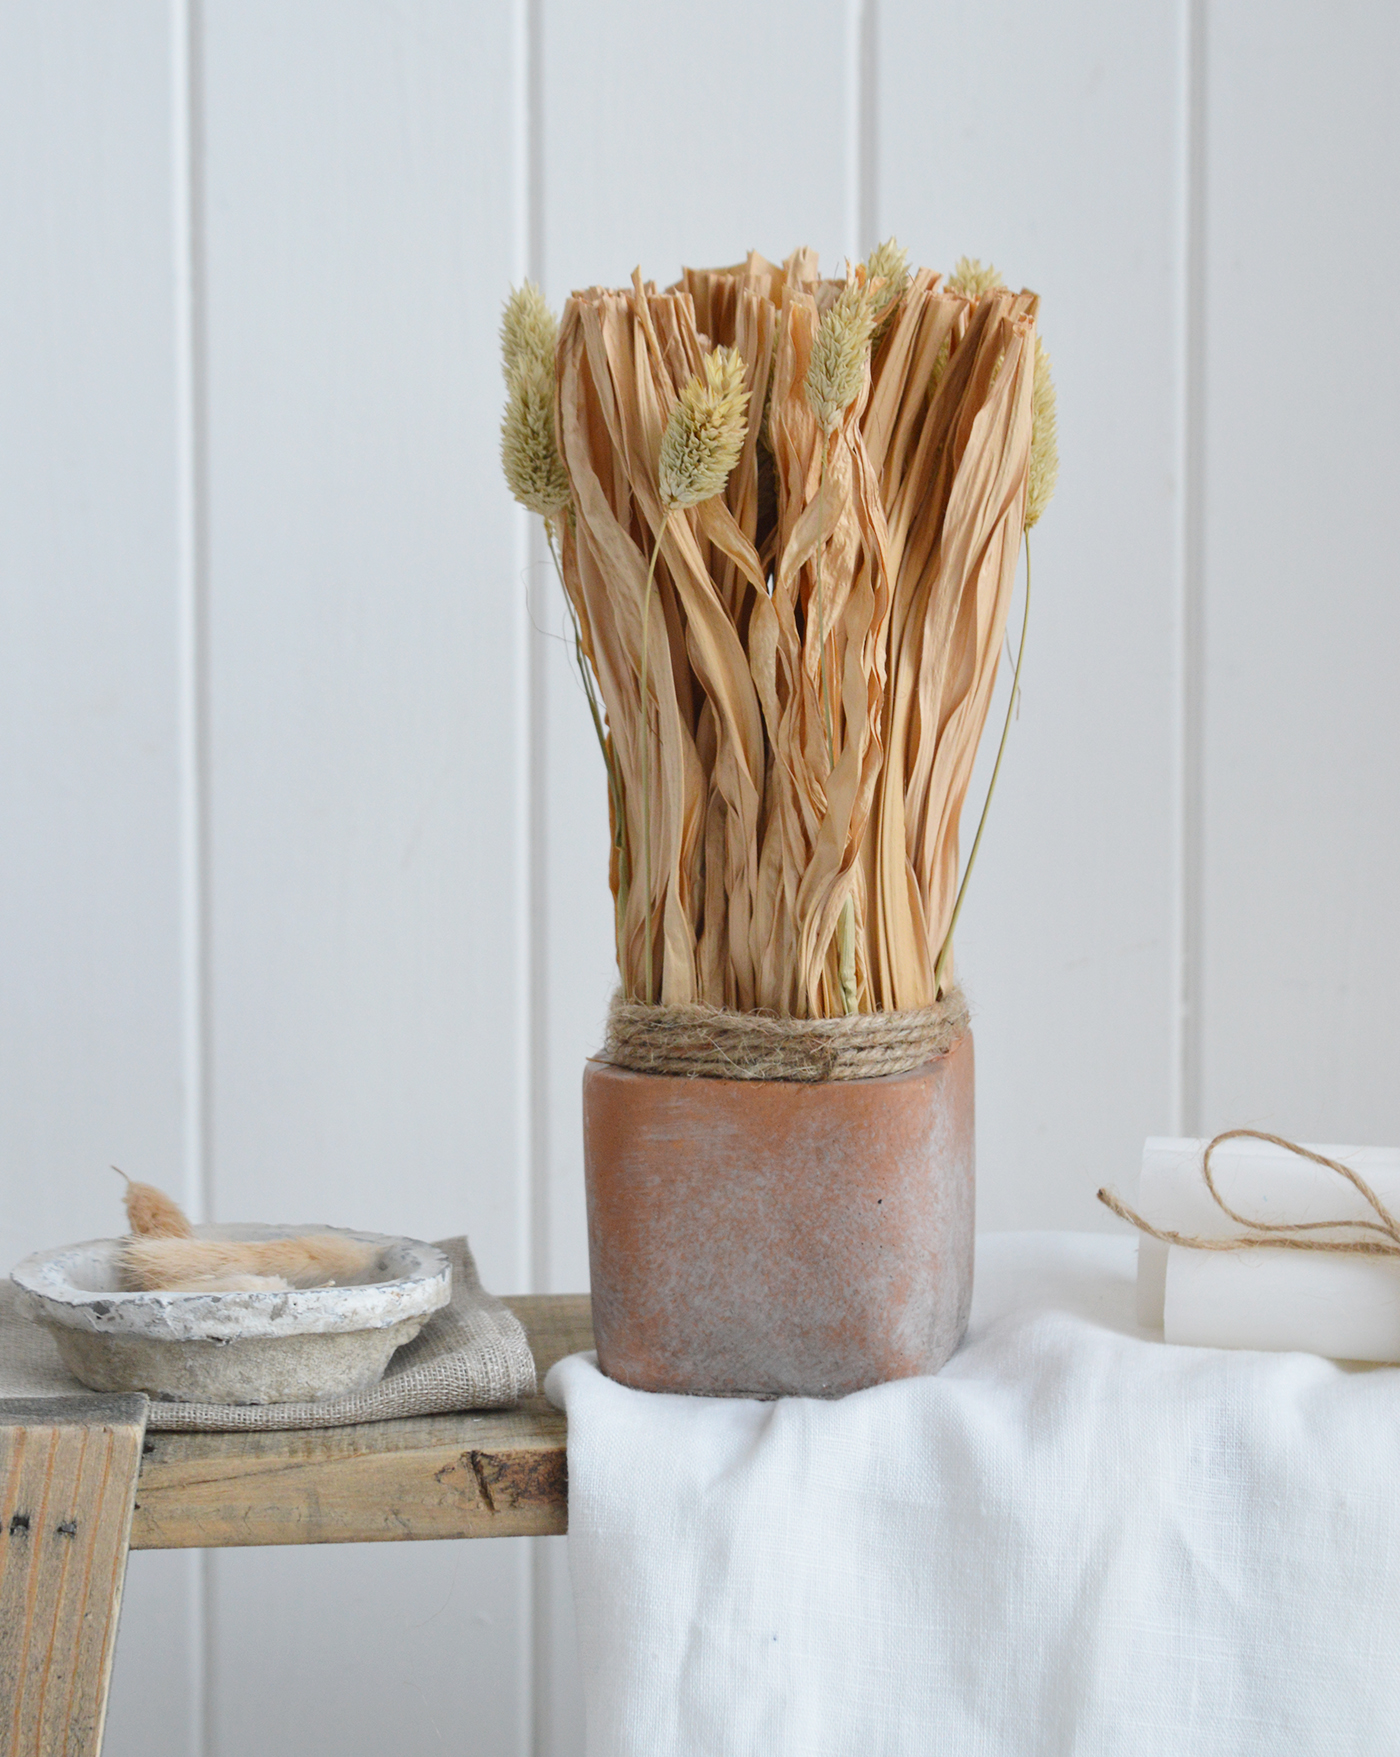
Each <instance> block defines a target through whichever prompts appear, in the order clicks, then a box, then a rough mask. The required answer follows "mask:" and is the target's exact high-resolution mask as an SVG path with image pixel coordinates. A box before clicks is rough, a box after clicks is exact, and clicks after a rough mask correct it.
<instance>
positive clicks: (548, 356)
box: [501, 281, 559, 384]
mask: <svg viewBox="0 0 1400 1757" xmlns="http://www.w3.org/2000/svg"><path fill="white" fill-rule="evenodd" d="M558 340H559V320H558V318H557V317H555V315H554V313H553V312H552V311H551V310H550V309H549V307H548V305H546V304H545V302H544V294H543V293H541V292H540V290H539V288H538V287H537V286H536V285H535V284H534V282H533V281H526V282H525V283H524V284H523V285H522V286H519V287H512V288H511V294H510V298H509V299H507V300H506V305H505V310H504V312H503V313H502V315H501V370H502V372H503V373H504V374H505V380H506V383H507V384H509V383H510V382H511V380H512V379H513V378H514V377H515V375H516V373H517V372H522V371H526V370H528V369H529V368H530V367H533V366H546V367H548V368H549V370H550V372H551V373H552V372H553V370H554V348H555V344H556V343H557V342H558Z"/></svg>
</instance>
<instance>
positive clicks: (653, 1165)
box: [583, 1034, 973, 1397]
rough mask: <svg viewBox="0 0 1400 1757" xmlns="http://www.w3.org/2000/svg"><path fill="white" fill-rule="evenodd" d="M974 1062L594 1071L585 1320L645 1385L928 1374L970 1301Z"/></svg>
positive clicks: (870, 1380) (748, 1385)
mask: <svg viewBox="0 0 1400 1757" xmlns="http://www.w3.org/2000/svg"><path fill="white" fill-rule="evenodd" d="M972 1068H973V1057H972V1038H971V1035H970V1034H969V1035H968V1036H966V1037H964V1038H963V1039H962V1041H961V1042H960V1043H959V1044H958V1045H957V1046H956V1047H955V1048H954V1049H953V1050H951V1051H950V1052H949V1053H948V1054H947V1055H945V1056H942V1057H940V1058H939V1059H938V1060H937V1061H933V1062H930V1063H928V1064H927V1066H925V1067H922V1068H917V1069H915V1070H914V1071H913V1072H912V1073H908V1074H893V1075H888V1076H886V1077H885V1078H882V1079H877V1080H833V1081H827V1082H823V1083H820V1084H810V1085H808V1084H797V1083H793V1082H790V1081H768V1080H706V1079H685V1078H680V1077H673V1076H671V1075H666V1074H636V1073H632V1072H630V1071H628V1070H627V1069H624V1068H618V1067H613V1066H611V1065H609V1064H606V1063H603V1062H590V1063H589V1064H588V1067H587V1069H586V1071H585V1073H584V1077H583V1133H584V1166H585V1174H586V1178H587V1186H588V1242H589V1255H590V1258H591V1261H592V1270H593V1333H594V1336H595V1339H596V1341H597V1347H598V1362H599V1365H600V1366H601V1367H602V1369H603V1371H604V1372H605V1373H607V1374H608V1375H609V1376H610V1377H611V1378H614V1379H619V1380H621V1381H622V1383H623V1384H626V1385H635V1386H638V1387H640V1388H641V1389H643V1390H646V1391H687V1392H695V1393H701V1394H704V1395H708V1396H717V1397H743V1396H760V1397H766V1396H783V1395H800V1396H809V1397H839V1396H841V1395H843V1394H844V1393H845V1392H847V1391H855V1390H858V1389H859V1388H860V1387H862V1386H864V1385H875V1384H879V1383H881V1382H882V1381H884V1380H886V1379H902V1378H909V1377H911V1376H912V1375H914V1374H916V1373H935V1372H937V1371H938V1369H939V1367H941V1366H942V1365H943V1363H944V1361H946V1360H947V1359H948V1356H949V1355H950V1354H952V1352H953V1350H954V1349H955V1348H956V1347H957V1346H958V1343H959V1342H960V1341H961V1340H962V1336H963V1332H964V1331H965V1330H966V1328H967V1314H968V1308H969V1305H970V1303H971V1299H972V1245H973V1079H972Z"/></svg>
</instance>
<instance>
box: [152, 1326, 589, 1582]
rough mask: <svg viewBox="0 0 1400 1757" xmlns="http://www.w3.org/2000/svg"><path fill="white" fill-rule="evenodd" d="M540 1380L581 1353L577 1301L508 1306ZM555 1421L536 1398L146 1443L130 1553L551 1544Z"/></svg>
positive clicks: (558, 1527)
mask: <svg viewBox="0 0 1400 1757" xmlns="http://www.w3.org/2000/svg"><path fill="white" fill-rule="evenodd" d="M509 1303H510V1305H511V1306H512V1307H513V1309H514V1310H515V1312H516V1314H517V1315H518V1316H519V1318H520V1320H521V1322H522V1323H523V1324H524V1325H525V1328H526V1332H527V1334H528V1335H529V1337H530V1344H531V1347H532V1349H533V1350H534V1354H535V1362H536V1366H537V1367H538V1369H539V1372H540V1377H541V1380H543V1377H544V1374H545V1373H546V1372H547V1371H548V1370H549V1368H550V1367H551V1366H552V1365H553V1363H554V1362H555V1361H556V1360H558V1359H559V1358H560V1357H561V1356H563V1355H565V1354H571V1353H573V1352H575V1351H576V1350H578V1349H582V1348H590V1347H591V1346H592V1341H593V1331H592V1319H591V1313H590V1309H589V1303H588V1298H587V1296H586V1295H583V1294H566V1295H549V1296H539V1297H533V1298H527V1297H521V1298H518V1299H512V1300H511V1301H510V1302H509ZM564 1435H565V1425H564V1417H563V1415H562V1414H561V1413H560V1412H559V1411H558V1410H556V1409H554V1408H553V1407H552V1406H551V1405H550V1404H549V1403H547V1402H546V1401H545V1399H544V1397H543V1396H537V1397H533V1398H530V1399H528V1400H527V1401H526V1402H524V1403H522V1404H521V1405H520V1406H519V1408H517V1409H513V1410H504V1411H499V1412H484V1413H481V1414H464V1415H440V1416H427V1417H417V1418H413V1419H410V1420H405V1421H389V1422H367V1423H364V1424H362V1425H359V1426H355V1427H346V1428H324V1429H301V1430H294V1431H290V1432H287V1433H261V1434H152V1435H151V1436H150V1437H149V1438H148V1439H147V1441H146V1455H145V1459H144V1461H143V1465H142V1470H141V1481H140V1488H139V1492H138V1495H137V1505H136V1511H135V1515H134V1519H133V1523H132V1535H131V1543H132V1547H133V1549H186V1548H191V1547H218V1548H225V1547H234V1546H239V1547H241V1546H244V1545H249V1544H299V1543H376V1542H394V1541H401V1540H404V1539H410V1538H446V1537H454V1538H455V1537H522V1536H544V1535H548V1534H551V1533H556V1532H562V1531H563V1530H564V1529H565V1526H566V1523H567V1514H568V1477H567V1471H566V1467H565V1456H564Z"/></svg>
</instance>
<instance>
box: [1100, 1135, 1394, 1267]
mask: <svg viewBox="0 0 1400 1757" xmlns="http://www.w3.org/2000/svg"><path fill="white" fill-rule="evenodd" d="M1244 1140H1247V1141H1268V1142H1270V1143H1271V1144H1272V1145H1273V1146H1275V1147H1283V1148H1285V1149H1286V1150H1287V1151H1288V1152H1289V1153H1296V1154H1297V1155H1298V1157H1299V1158H1300V1159H1310V1160H1312V1162H1313V1164H1314V1165H1324V1166H1326V1167H1327V1169H1328V1170H1329V1171H1335V1172H1336V1173H1337V1175H1338V1177H1344V1178H1345V1179H1346V1180H1347V1182H1348V1183H1350V1184H1352V1185H1354V1186H1355V1188H1356V1189H1357V1190H1358V1191H1359V1192H1360V1193H1361V1195H1362V1196H1363V1197H1364V1198H1365V1200H1366V1202H1367V1203H1368V1204H1369V1206H1370V1208H1371V1211H1372V1212H1373V1213H1374V1214H1375V1215H1376V1219H1374V1220H1295V1221H1282V1220H1254V1219H1251V1218H1250V1217H1249V1215H1247V1214H1240V1213H1237V1212H1236V1211H1235V1209H1233V1208H1232V1207H1231V1206H1230V1204H1229V1203H1228V1202H1227V1201H1226V1200H1225V1198H1224V1197H1223V1196H1222V1195H1221V1194H1220V1191H1219V1190H1218V1189H1217V1188H1216V1187H1215V1179H1214V1177H1213V1176H1212V1175H1211V1169H1210V1156H1211V1154H1212V1153H1214V1151H1215V1149H1216V1148H1217V1147H1218V1146H1220V1144H1221V1143H1222V1142H1223V1141H1244ZM1201 1176H1202V1177H1203V1178H1204V1179H1205V1182H1206V1188H1207V1189H1208V1190H1209V1191H1210V1193H1211V1197H1212V1199H1213V1201H1214V1202H1215V1205H1216V1207H1217V1208H1219V1209H1220V1210H1221V1212H1222V1213H1223V1214H1226V1215H1228V1216H1229V1218H1230V1219H1231V1220H1233V1221H1234V1222H1235V1223H1236V1224H1237V1225H1239V1226H1245V1227H1248V1228H1250V1231H1249V1232H1247V1233H1244V1234H1242V1235H1241V1236H1239V1237H1237V1238H1191V1237H1188V1235H1187V1234H1186V1233H1183V1232H1172V1231H1170V1230H1168V1229H1167V1228H1165V1227H1160V1226H1153V1224H1152V1222H1151V1221H1150V1220H1144V1219H1143V1217H1142V1215H1141V1214H1138V1213H1136V1212H1135V1211H1134V1210H1133V1209H1132V1208H1130V1207H1129V1206H1128V1204H1127V1203H1126V1202H1124V1201H1123V1200H1122V1198H1121V1197H1119V1196H1117V1195H1115V1194H1114V1192H1113V1191H1112V1190H1100V1191H1099V1200H1100V1201H1101V1202H1102V1203H1103V1205H1104V1207H1105V1208H1107V1209H1109V1210H1110V1211H1111V1212H1112V1213H1114V1214H1116V1215H1117V1216H1118V1217H1119V1219H1120V1220H1126V1221H1127V1222H1128V1223H1129V1224H1130V1225H1132V1226H1135V1227H1137V1229H1138V1231H1139V1232H1145V1233H1147V1234H1149V1235H1150V1236H1151V1237H1152V1238H1159V1239H1161V1241H1162V1243H1163V1244H1168V1245H1186V1246H1187V1247H1188V1248H1189V1249H1191V1250H1193V1251H1248V1250H1258V1249H1261V1248H1263V1247H1268V1248H1269V1249H1271V1250H1285V1251H1339V1252H1349V1253H1351V1254H1353V1255H1356V1256H1363V1257H1400V1222H1397V1221H1396V1219H1395V1216H1394V1215H1393V1214H1392V1213H1391V1212H1390V1210H1389V1209H1388V1208H1387V1207H1386V1205H1385V1203H1384V1202H1382V1201H1381V1199H1380V1197H1379V1196H1378V1195H1377V1194H1376V1192H1375V1191H1374V1190H1373V1189H1372V1188H1371V1186H1370V1184H1368V1183H1367V1182H1366V1180H1365V1178H1364V1177H1362V1176H1361V1174H1360V1173H1359V1172H1356V1171H1353V1170H1352V1168H1351V1167H1350V1166H1349V1165H1343V1164H1342V1163H1341V1161H1340V1160H1338V1159H1328V1158H1327V1156H1326V1155H1325V1154H1323V1153H1314V1152H1313V1150H1312V1148H1311V1147H1303V1146H1300V1145H1299V1143H1298V1142H1297V1141H1289V1140H1286V1139H1285V1138H1284V1137H1283V1136H1282V1135H1267V1134H1265V1133H1264V1132H1263V1131H1262V1130H1260V1129H1226V1130H1225V1132H1224V1134H1221V1135H1217V1136H1216V1137H1215V1139H1214V1140H1213V1141H1211V1142H1210V1144H1209V1145H1208V1146H1207V1148H1206V1150H1205V1153H1204V1155H1203V1156H1202V1159H1201ZM1335 1231H1350V1232H1371V1233H1379V1234H1380V1237H1379V1238H1346V1239H1318V1238H1300V1237H1298V1234H1299V1233H1304V1232H1335Z"/></svg>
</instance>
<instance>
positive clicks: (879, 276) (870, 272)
mask: <svg viewBox="0 0 1400 1757" xmlns="http://www.w3.org/2000/svg"><path fill="white" fill-rule="evenodd" d="M909 278H910V277H909V252H908V251H907V250H906V249H905V248H904V247H903V245H901V244H900V243H899V241H898V239H896V238H886V240H885V242H884V243H883V244H877V245H876V246H875V248H874V249H873V250H872V251H871V252H870V254H869V256H867V257H866V259H865V284H866V286H867V287H868V288H870V290H871V291H870V301H871V306H872V309H873V313H874V318H875V322H876V324H877V325H879V324H881V323H882V322H883V321H884V320H885V318H886V315H887V314H888V313H889V312H890V310H891V307H892V306H893V305H895V304H896V303H897V301H899V300H900V299H902V298H903V297H904V294H905V292H906V291H907V289H908V286H909ZM877 283H878V284H877Z"/></svg>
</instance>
